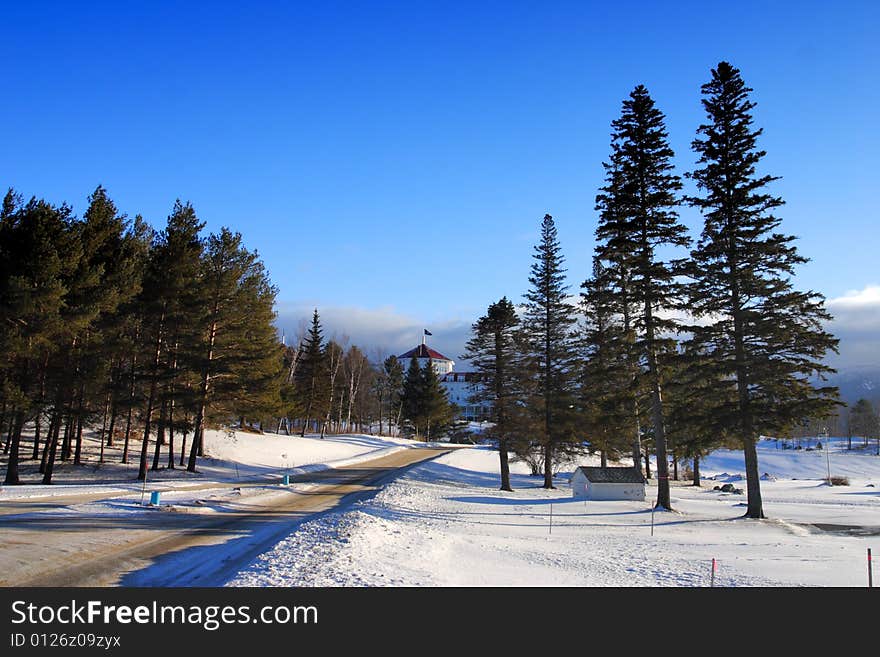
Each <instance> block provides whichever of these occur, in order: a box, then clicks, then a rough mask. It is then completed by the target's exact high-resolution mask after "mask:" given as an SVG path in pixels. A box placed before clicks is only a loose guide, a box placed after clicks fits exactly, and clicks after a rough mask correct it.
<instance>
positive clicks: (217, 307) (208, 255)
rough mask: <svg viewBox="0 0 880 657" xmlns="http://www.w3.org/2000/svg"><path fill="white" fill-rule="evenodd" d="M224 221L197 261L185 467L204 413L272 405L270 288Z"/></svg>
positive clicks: (277, 390) (276, 375)
mask: <svg viewBox="0 0 880 657" xmlns="http://www.w3.org/2000/svg"><path fill="white" fill-rule="evenodd" d="M241 241H242V238H241V234H240V233H232V232H231V231H230V230H228V229H227V228H223V229H221V231H220V233H219V234H217V235H214V234H212V235H210V236H209V237H208V239H207V240H206V243H205V253H204V256H203V258H202V263H201V274H200V277H199V280H200V289H199V293H198V297H199V298H198V304H199V306H200V307H201V308H202V309H203V315H202V317H200V318H199V322H198V327H199V330H200V332H199V333H198V334H197V335H196V336H195V345H194V351H193V354H194V355H193V359H192V368H193V369H194V370H196V371H199V372H200V377H199V378H200V380H199V382H198V385H197V388H196V390H197V394H196V402H195V414H194V421H193V443H192V445H191V447H190V453H189V461H188V463H187V469H188V470H189V471H190V472H194V471H195V467H196V458H197V457H198V455H199V454H200V450H201V448H202V444H203V434H204V425H205V420H206V419H207V418H208V417H209V416H211V415H212V414H214V415H218V416H219V417H230V416H242V415H244V416H249V415H251V414H257V415H260V414H262V413H269V412H272V411H275V410H277V409H278V407H279V405H280V395H281V371H280V370H281V366H282V363H283V354H282V351H281V350H282V347H281V345H280V343H279V341H278V339H277V336H276V331H275V328H274V326H273V325H272V322H273V320H274V317H275V314H274V311H273V304H274V301H275V294H276V290H275V288H274V287H273V286H272V284H271V283H270V282H269V280H268V276H267V275H266V272H265V269H264V267H263V265H262V263H261V262H260V261H259V259H258V256H257V253H256V252H252V251H248V250H247V249H245V248H244V247H243V246H242V243H241Z"/></svg>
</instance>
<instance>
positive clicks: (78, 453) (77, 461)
mask: <svg viewBox="0 0 880 657" xmlns="http://www.w3.org/2000/svg"><path fill="white" fill-rule="evenodd" d="M82 438H83V412H82V397H80V410H79V412H77V417H76V450H75V451H74V453H73V464H74V465H81V464H82Z"/></svg>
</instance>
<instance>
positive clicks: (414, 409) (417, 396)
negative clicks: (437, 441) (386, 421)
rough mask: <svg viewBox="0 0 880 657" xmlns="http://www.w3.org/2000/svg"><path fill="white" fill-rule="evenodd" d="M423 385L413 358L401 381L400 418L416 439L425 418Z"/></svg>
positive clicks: (419, 367) (417, 364) (417, 365)
mask: <svg viewBox="0 0 880 657" xmlns="http://www.w3.org/2000/svg"><path fill="white" fill-rule="evenodd" d="M429 367H430V365H429ZM423 385H424V376H423V375H422V368H421V366H420V365H419V361H418V359H417V358H416V357H415V356H413V357H412V358H410V360H409V367H407V369H406V375H405V377H404V380H403V391H402V394H401V417H402V419H403V420H404V421H406V422H407V423H408V424H409V425H410V426H411V427H412V430H413V433H414V434H415V436H416V437H418V435H419V429H420V428H421V427H422V426H423V424H424V418H425V416H426V412H425V407H424V392H423V390H422V386H423Z"/></svg>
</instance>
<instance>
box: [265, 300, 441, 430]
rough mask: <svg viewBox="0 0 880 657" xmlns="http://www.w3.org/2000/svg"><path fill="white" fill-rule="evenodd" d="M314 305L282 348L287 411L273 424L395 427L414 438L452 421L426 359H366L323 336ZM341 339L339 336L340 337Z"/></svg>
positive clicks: (305, 427) (314, 427)
mask: <svg viewBox="0 0 880 657" xmlns="http://www.w3.org/2000/svg"><path fill="white" fill-rule="evenodd" d="M323 333H324V331H323V328H322V326H321V319H320V315H319V314H318V310H317V309H315V311H314V313H313V315H312V321H311V325H310V326H309V328H308V330H307V331H306V332H305V334H304V335H302V336H299V338H298V339H297V340H295V342H296V346H292V347H288V348H287V350H286V358H285V362H286V371H287V375H286V381H285V385H284V387H283V390H282V395H283V396H284V398H285V399H286V400H287V402H288V403H287V405H286V406H285V411H286V413H287V415H288V417H283V418H281V421H280V422H279V430H280V428H281V426H282V425H283V424H284V423H287V430H288V432H290V430H291V429H297V428H298V430H299V434H300V436H305V434H306V432H307V431H311V432H314V433H317V434H319V435H320V436H321V437H323V436H324V434H325V433H326V432H328V431H329V432H331V433H341V432H345V431H363V430H364V429H365V428H366V430H368V431H370V432H372V431H373V430H374V429H375V428H376V425H377V424H378V432H379V434H385V433H386V431H387V433H389V434H393V433H395V432H397V433H399V434H402V435H406V436H407V437H411V438H416V439H425V440H429V439H431V437H432V436H433V437H435V438H439V437H441V436H442V435H445V433H446V432H447V430H449V429H450V428H452V427H453V424H454V422H453V420H454V416H455V412H454V408H453V406H452V405H451V404H450V403H449V400H448V398H447V396H446V392H445V390H444V389H443V387H442V385H441V383H440V378H439V376H438V374H437V372H436V370H435V369H434V368H433V367H432V366H431V364H430V362H429V363H428V364H427V365H426V366H425V367H422V366H420V365H419V361H418V360H417V359H416V358H415V357H413V358H412V359H410V362H409V363H407V364H406V367H404V363H402V362H400V360H399V359H398V358H397V356H394V355H391V356H388V357H385V358H381V357H379V358H376V361H377V362H375V363H374V362H372V361H371V360H370V359H369V358H368V357H367V356H366V354H364V352H363V351H362V350H361V349H359V348H358V347H357V346H352V347H350V348H349V349H348V350H346V349H345V348H344V347H343V346H342V345H341V344H340V342H339V341H338V340H337V339H336V338H331V339H329V340H327V339H325V338H324V334H323ZM343 342H344V340H343Z"/></svg>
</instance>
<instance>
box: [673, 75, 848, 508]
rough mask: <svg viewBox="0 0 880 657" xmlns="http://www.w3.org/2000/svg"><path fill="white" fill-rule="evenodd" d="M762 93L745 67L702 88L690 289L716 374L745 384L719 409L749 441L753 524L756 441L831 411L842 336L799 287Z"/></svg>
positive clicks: (757, 496) (757, 493) (757, 500)
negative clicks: (750, 83) (834, 357)
mask: <svg viewBox="0 0 880 657" xmlns="http://www.w3.org/2000/svg"><path fill="white" fill-rule="evenodd" d="M751 91H752V90H751V89H750V88H749V87H747V86H746V85H745V83H744V82H743V80H742V77H741V76H740V72H739V70H737V69H736V68H734V67H733V66H731V65H730V64H729V63H727V62H721V63H720V64H718V67H717V68H716V69H713V70H712V79H711V80H710V81H709V82H708V83H706V84H704V85H703V86H702V93H703V100H702V103H703V108H704V109H705V111H706V114H707V118H708V121H707V123H704V124H702V125H701V126H700V127H699V129H698V130H697V133H698V137H697V139H695V140H694V142H693V149H694V151H696V153H697V154H698V155H699V161H698V166H699V167H700V168H698V169H696V170H695V171H694V172H693V173H691V174H690V177H691V178H693V180H694V181H695V182H696V183H697V187H698V189H699V191H700V192H701V194H700V195H699V196H694V197H690V198H689V199H688V201H689V202H690V203H691V205H693V206H694V207H696V208H699V210H700V211H701V212H702V214H703V217H704V220H705V223H704V227H703V232H702V235H701V237H700V240H699V242H698V244H697V246H696V248H695V249H694V250H693V251H692V253H691V258H692V261H693V263H692V268H691V272H690V276H691V277H692V279H693V282H692V284H691V285H690V286H689V292H690V295H689V296H690V304H691V306H692V310H693V312H694V313H695V314H696V315H697V316H700V317H704V318H706V319H707V323H706V324H705V325H700V326H695V327H693V331H694V334H695V336H696V337H697V338H698V339H699V340H700V342H701V343H702V344H703V345H705V348H706V349H707V351H708V353H709V354H710V355H711V362H712V368H713V370H714V373H715V375H716V376H717V377H718V378H719V379H721V380H726V381H729V382H730V383H729V385H730V386H731V387H735V391H736V394H735V396H734V401H733V402H732V403H730V404H719V407H718V409H717V412H718V413H719V414H720V415H721V416H725V417H729V418H731V430H732V431H734V432H735V433H736V434H737V435H738V436H739V438H740V440H741V441H742V444H743V451H744V453H745V464H746V479H747V486H748V509H747V511H746V514H745V516H746V517H748V518H763V517H764V511H763V505H762V502H761V489H760V480H759V477H758V473H759V471H758V455H757V449H756V441H757V440H758V438H759V437H760V436H761V435H762V434H774V433H777V432H780V431H781V430H784V429H785V427H787V426H789V425H791V424H792V423H793V422H796V421H800V420H801V419H802V418H805V417H808V416H810V415H814V414H821V413H823V412H830V410H831V408H832V407H833V404H834V396H835V389H833V388H830V387H827V386H825V387H820V388H814V387H813V385H811V382H810V380H809V379H810V377H811V376H813V375H819V376H822V375H824V374H826V373H829V372H832V371H833V370H832V369H831V368H829V367H828V366H827V365H824V364H823V363H822V362H821V359H822V357H823V356H824V355H825V353H826V352H827V351H828V350H836V346H837V340H836V339H835V338H834V337H833V336H831V335H830V334H829V333H827V332H826V331H824V330H823V329H822V328H821V323H822V322H824V321H827V320H829V319H830V315H829V314H828V313H827V312H826V310H825V309H824V298H823V297H822V296H821V295H820V294H818V293H816V292H813V291H808V292H799V291H796V290H795V289H794V288H793V285H792V283H791V278H790V277H791V276H792V274H793V272H794V267H795V266H796V265H798V264H801V263H804V262H806V259H805V258H803V257H802V256H800V255H799V254H798V253H797V250H796V248H795V246H794V245H793V241H794V239H795V238H794V237H792V236H788V235H784V234H782V233H779V232H775V231H776V230H777V228H778V227H779V225H780V221H781V220H780V219H779V218H777V217H776V216H775V215H774V214H773V210H774V209H776V208H778V207H780V206H781V205H783V200H782V199H781V198H779V197H776V196H773V195H771V194H769V193H768V192H767V191H766V190H765V188H766V187H767V185H769V184H770V183H772V182H773V181H774V180H776V178H775V177H773V176H769V175H760V174H758V173H757V171H756V167H757V165H758V164H759V163H760V161H761V159H762V158H763V157H764V155H765V152H764V151H762V150H759V149H758V148H757V139H758V137H759V136H760V135H761V132H762V131H761V130H760V129H757V130H756V129H754V128H753V127H752V123H753V119H752V113H751V110H752V109H753V108H754V106H755V103H754V102H752V101H751V100H749V93H750V92H751Z"/></svg>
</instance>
